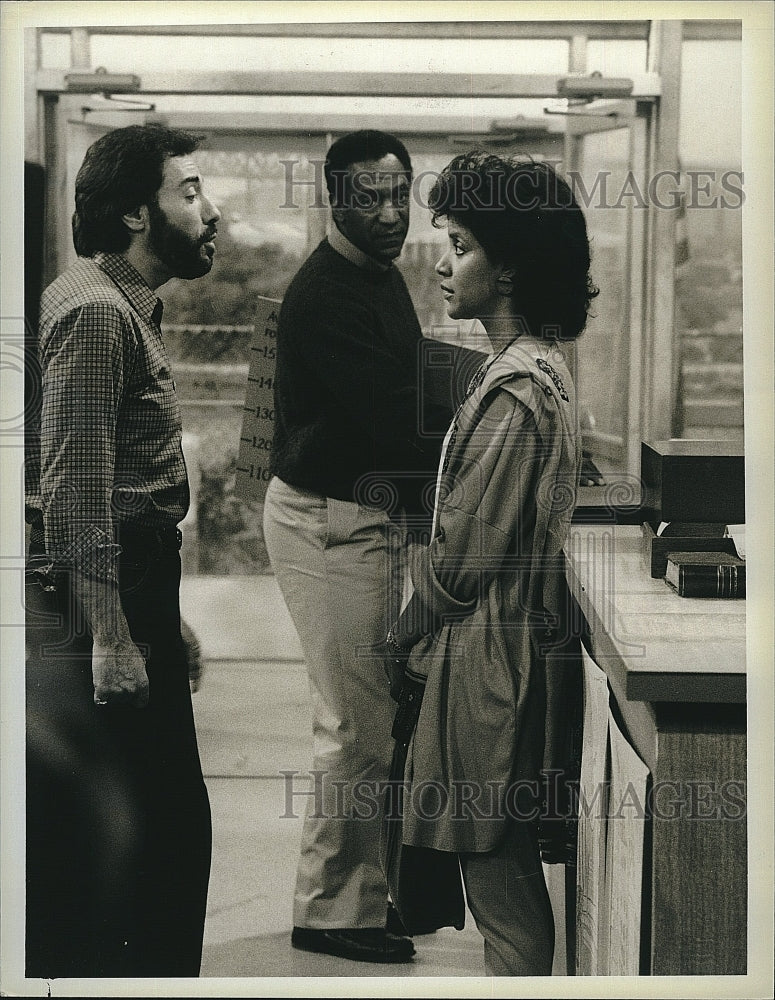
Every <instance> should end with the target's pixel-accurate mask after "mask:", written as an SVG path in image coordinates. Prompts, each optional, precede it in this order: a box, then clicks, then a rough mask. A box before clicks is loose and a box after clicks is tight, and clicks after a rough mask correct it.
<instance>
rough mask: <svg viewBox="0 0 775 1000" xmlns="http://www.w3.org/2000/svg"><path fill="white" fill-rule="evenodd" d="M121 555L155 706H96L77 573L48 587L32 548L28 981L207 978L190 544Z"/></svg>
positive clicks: (133, 548)
mask: <svg viewBox="0 0 775 1000" xmlns="http://www.w3.org/2000/svg"><path fill="white" fill-rule="evenodd" d="M121 543H122V547H123V550H124V551H123V552H122V555H121V557H120V570H119V579H120V593H121V603H122V606H123V608H124V613H125V615H126V618H127V621H128V624H129V628H130V631H131V634H132V638H133V640H134V641H135V643H136V644H137V645H138V646H139V647H140V649H141V651H142V652H143V654H144V656H145V658H146V668H147V671H148V677H149V682H150V701H149V705H148V707H147V708H144V709H135V708H123V707H122V708H119V707H107V708H98V707H96V706H95V705H94V703H93V684H92V671H91V645H92V644H91V638H90V636H89V633H88V630H87V628H86V627H85V624H84V622H83V616H82V615H81V614H80V612H79V609H78V606H77V602H75V601H74V600H73V598H72V594H71V592H70V587H69V585H68V581H67V579H66V577H65V576H59V577H58V578H57V586H56V590H49V589H46V588H45V586H44V585H42V581H41V577H40V576H39V575H37V574H36V573H34V572H33V570H34V568H35V563H36V558H37V557H38V555H39V552H36V550H35V547H34V545H31V547H30V561H29V569H28V574H27V587H26V615H27V632H26V636H27V670H26V674H27V705H26V708H27V783H26V791H27V899H26V972H27V976H28V977H45V978H53V977H64V976H72V977H79V978H80V977H88V976H99V977H106V976H110V977H116V976H119V977H124V976H153V977H162V976H197V975H198V974H199V966H200V962H201V954H202V937H203V930H204V919H205V907H206V902H207V886H208V881H209V876H210V854H211V839H212V838H211V824H210V804H209V800H208V795H207V789H206V787H205V784H204V781H203V778H202V768H201V764H200V761H199V751H198V748H197V742H196V734H195V731H194V718H193V712H192V707H191V694H190V689H189V683H188V670H187V664H186V659H185V654H184V650H183V644H182V640H181V636H180V609H179V601H178V591H179V584H180V557H179V553H178V547H179V546H178V544H177V541H176V537H175V532H174V531H172V532H165V533H156V532H138V533H134V534H132V535H130V534H128V533H127V534H125V535H122V537H121ZM43 583H45V578H43Z"/></svg>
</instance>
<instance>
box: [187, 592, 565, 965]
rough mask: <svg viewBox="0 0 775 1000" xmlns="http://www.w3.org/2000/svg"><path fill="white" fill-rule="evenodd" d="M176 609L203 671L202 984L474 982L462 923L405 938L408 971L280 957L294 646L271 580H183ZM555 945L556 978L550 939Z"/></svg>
mask: <svg viewBox="0 0 775 1000" xmlns="http://www.w3.org/2000/svg"><path fill="white" fill-rule="evenodd" d="M181 603H182V609H183V615H184V617H185V618H186V619H187V621H188V622H189V624H190V625H191V626H192V627H193V628H194V629H195V631H196V633H197V635H198V637H199V640H200V642H201V644H202V648H203V655H204V659H205V664H206V665H205V674H204V679H203V682H202V686H201V688H200V690H199V691H198V692H197V693H196V694H195V695H194V711H195V715H196V721H197V728H198V733H199V744H200V752H201V756H202V766H203V769H204V773H205V778H206V781H207V786H208V789H209V792H210V800H211V806H212V813H213V836H214V842H213V868H212V877H211V882H210V896H209V902H208V910H207V923H206V926H205V948H204V956H203V961H202V976H203V977H213V976H217V977H228V978H231V977H272V978H275V977H345V976H346V977H357V976H381V977H386V976H387V977H405V976H428V977H437V976H444V977H450V976H451V977H476V976H483V975H484V965H483V956H482V939H481V937H480V935H479V933H478V931H477V930H476V927H475V925H474V922H473V919H472V918H471V916H470V914H469V915H468V916H467V921H466V927H465V929H464V930H463V931H456V930H454V929H452V928H446V929H444V930H441V931H438V932H437V933H436V934H433V935H426V936H423V937H418V938H416V939H415V945H416V948H417V955H416V957H415V960H414V961H413V962H412V963H411V964H402V965H394V966H391V965H377V964H374V965H372V964H370V963H361V962H349V961H346V960H342V959H336V958H328V957H325V956H320V955H314V954H309V953H306V952H301V951H297V950H296V949H293V948H291V944H290V932H291V926H292V909H291V907H292V892H293V883H294V877H295V868H296V859H297V854H298V847H299V838H300V836H301V815H300V814H301V809H302V806H301V805H299V804H298V797H297V798H296V799H294V796H293V794H292V793H293V791H294V790H297V789H298V788H299V787H301V786H300V785H299V782H303V780H304V775H305V774H307V773H308V770H309V767H310V746H311V728H310V709H309V701H308V688H307V676H306V671H305V668H304V663H303V660H302V657H301V650H300V648H299V643H298V638H297V636H296V633H295V630H294V628H293V624H292V622H291V621H290V618H289V616H288V613H287V611H286V609H285V605H284V603H283V601H282V598H281V596H280V594H279V591H278V590H277V587H276V584H275V580H274V577H272V576H258V577H247V578H245V577H238V578H234V577H219V578H208V577H187V578H185V579H184V581H183V585H182V589H181ZM283 772H285V774H284V773H283ZM294 772H295V775H294ZM549 875H550V877H551V878H552V880H553V879H554V878H555V876H556V872H555V871H552V870H549ZM552 888H553V887H552V885H551V883H550V890H552ZM552 895H553V898H554V896H555V895H558V894H555V893H554V892H552ZM557 910H558V912H557V914H556V920H557V924H558V927H561V926H562V912H561V907H560V906H558V907H557ZM558 945H559V947H558V949H557V960H556V963H555V964H556V971H557V973H558V974H560V975H562V974H563V972H562V968H563V966H562V962H563V957H562V954H563V953H562V948H563V944H562V935H561V934H560V935H559V940H558Z"/></svg>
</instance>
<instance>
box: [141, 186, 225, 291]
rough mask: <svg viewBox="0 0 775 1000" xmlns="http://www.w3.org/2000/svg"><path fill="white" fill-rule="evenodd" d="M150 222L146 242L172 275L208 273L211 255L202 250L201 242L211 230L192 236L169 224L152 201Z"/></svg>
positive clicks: (149, 207)
mask: <svg viewBox="0 0 775 1000" xmlns="http://www.w3.org/2000/svg"><path fill="white" fill-rule="evenodd" d="M148 214H149V217H150V222H151V231H150V236H149V242H150V245H151V248H152V249H153V250H154V252H155V253H156V256H157V257H158V258H159V260H160V261H161V262H162V263H163V264H165V265H166V266H167V267H168V268H169V270H170V271H171V272H172V275H173V276H174V277H176V278H201V277H202V275H203V274H208V273H209V271H210V269H211V268H212V266H213V259H212V257H210V256H209V255H208V254H207V253H203V252H202V244H203V243H205V242H207V241H208V240H210V239H212V238H213V233H212V232H209V231H208V232H207V233H206V234H203V236H202V237H200V238H198V239H192V238H191V237H190V236H188V235H186V233H184V232H182V231H181V230H180V229H178V227H177V226H175V225H173V224H172V223H171V222H170V221H169V219H168V218H167V216H166V215H165V214H164V212H163V211H162V209H160V208H159V206H158V205H157V204H155V203H153V204H151V205H149V206H148Z"/></svg>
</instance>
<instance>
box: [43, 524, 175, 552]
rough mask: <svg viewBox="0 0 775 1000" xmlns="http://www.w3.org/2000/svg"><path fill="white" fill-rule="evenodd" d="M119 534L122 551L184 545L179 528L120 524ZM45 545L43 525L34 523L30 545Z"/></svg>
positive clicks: (169, 547) (172, 547) (170, 547)
mask: <svg viewBox="0 0 775 1000" xmlns="http://www.w3.org/2000/svg"><path fill="white" fill-rule="evenodd" d="M117 534H118V544H119V545H120V546H121V547H122V549H124V548H126V549H134V548H136V547H137V546H142V545H148V544H152V545H154V546H158V547H159V548H161V549H175V550H178V549H180V547H181V546H182V545H183V532H182V531H181V530H180V528H178V527H172V526H170V527H167V528H146V527H142V526H140V525H134V524H119V525H118V528H117ZM45 543H46V536H45V532H44V530H43V524H42V523H41V522H38V521H33V523H32V525H31V527H30V545H34V546H35V547H36V548H44V547H45Z"/></svg>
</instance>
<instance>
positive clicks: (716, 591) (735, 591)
mask: <svg viewBox="0 0 775 1000" xmlns="http://www.w3.org/2000/svg"><path fill="white" fill-rule="evenodd" d="M665 582H666V583H667V584H668V585H669V586H670V587H672V589H673V590H675V592H676V593H677V594H680V595H681V597H745V559H741V558H740V557H739V556H736V555H731V554H730V553H729V552H669V553H668V554H667V569H666V571H665Z"/></svg>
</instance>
